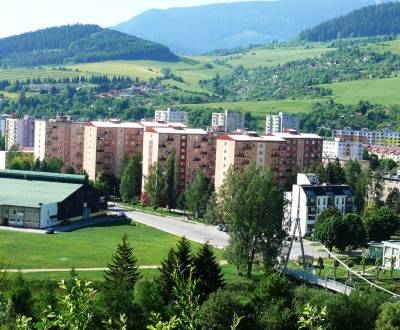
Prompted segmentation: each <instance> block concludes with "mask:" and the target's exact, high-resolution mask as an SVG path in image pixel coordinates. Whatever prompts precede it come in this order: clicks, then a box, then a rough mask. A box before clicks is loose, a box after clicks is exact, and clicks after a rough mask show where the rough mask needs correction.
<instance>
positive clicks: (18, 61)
mask: <svg viewBox="0 0 400 330" xmlns="http://www.w3.org/2000/svg"><path fill="white" fill-rule="evenodd" d="M137 59H151V60H161V61H177V60H178V57H177V56H176V55H174V54H173V53H172V52H171V51H170V50H169V49H168V48H167V47H165V46H163V45H160V44H157V43H155V42H152V41H147V40H144V39H140V38H137V37H134V36H130V35H127V34H125V33H121V32H118V31H114V30H110V29H103V28H101V27H100V26H97V25H82V24H75V25H65V26H60V27H52V28H47V29H43V30H38V31H34V32H28V33H24V34H20V35H16V36H12V37H8V38H3V39H0V65H8V66H35V65H46V64H64V63H71V62H74V63H81V62H97V61H105V60H137Z"/></svg>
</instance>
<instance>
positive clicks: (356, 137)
mask: <svg viewBox="0 0 400 330" xmlns="http://www.w3.org/2000/svg"><path fill="white" fill-rule="evenodd" d="M332 137H333V138H339V139H341V140H343V141H349V142H359V143H362V144H363V145H370V146H372V145H377V146H388V147H400V132H392V131H391V130H390V129H389V128H385V129H384V130H382V131H369V130H368V128H362V129H361V130H353V129H352V128H351V127H345V128H344V129H343V130H333V131H332Z"/></svg>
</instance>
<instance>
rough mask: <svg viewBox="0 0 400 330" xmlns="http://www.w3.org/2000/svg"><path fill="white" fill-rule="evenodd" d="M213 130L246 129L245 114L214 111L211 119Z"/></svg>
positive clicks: (232, 130) (230, 130)
mask: <svg viewBox="0 0 400 330" xmlns="http://www.w3.org/2000/svg"><path fill="white" fill-rule="evenodd" d="M210 128H211V131H214V132H235V131H243V130H244V115H243V114H241V113H239V112H234V111H228V110H225V111H224V112H214V113H213V114H212V119H211V127H210Z"/></svg>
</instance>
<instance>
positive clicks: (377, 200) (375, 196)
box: [369, 171, 383, 207]
mask: <svg viewBox="0 0 400 330" xmlns="http://www.w3.org/2000/svg"><path fill="white" fill-rule="evenodd" d="M369 185H370V189H371V195H372V200H373V202H374V205H375V206H376V207H380V206H382V197H383V176H382V173H381V172H380V171H375V172H373V173H372V174H371V176H370V184H369Z"/></svg>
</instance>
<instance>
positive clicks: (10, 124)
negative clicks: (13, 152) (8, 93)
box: [5, 115, 35, 150]
mask: <svg viewBox="0 0 400 330" xmlns="http://www.w3.org/2000/svg"><path fill="white" fill-rule="evenodd" d="M5 140H6V141H5V142H6V150H10V148H11V147H12V146H18V147H19V148H24V147H33V145H34V141H35V118H34V117H31V116H28V115H25V116H24V117H23V118H7V119H6V134H5Z"/></svg>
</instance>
